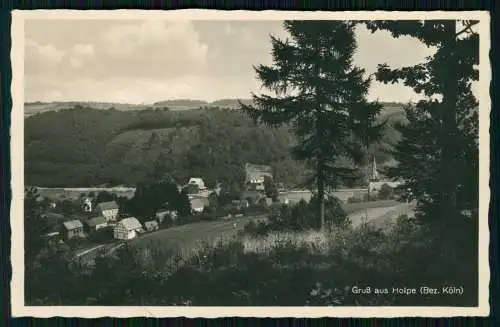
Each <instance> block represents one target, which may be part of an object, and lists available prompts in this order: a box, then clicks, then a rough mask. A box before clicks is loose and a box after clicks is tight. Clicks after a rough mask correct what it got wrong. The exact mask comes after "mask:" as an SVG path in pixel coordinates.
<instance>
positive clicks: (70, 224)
mask: <svg viewBox="0 0 500 327" xmlns="http://www.w3.org/2000/svg"><path fill="white" fill-rule="evenodd" d="M63 232H64V237H65V238H66V239H68V240H70V239H72V238H75V237H84V236H85V233H84V231H83V224H82V222H81V221H80V220H76V219H75V220H69V221H65V222H63Z"/></svg>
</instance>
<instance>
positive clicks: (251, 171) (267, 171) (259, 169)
mask: <svg viewBox="0 0 500 327" xmlns="http://www.w3.org/2000/svg"><path fill="white" fill-rule="evenodd" d="M265 177H269V178H273V169H272V168H271V166H266V165H254V164H251V163H246V164H245V184H246V185H247V186H248V187H249V188H250V189H254V190H257V191H264V178H265Z"/></svg>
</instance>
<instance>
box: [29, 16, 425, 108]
mask: <svg viewBox="0 0 500 327" xmlns="http://www.w3.org/2000/svg"><path fill="white" fill-rule="evenodd" d="M270 34H272V35H276V36H279V37H285V36H286V34H285V33H284V31H283V29H282V26H281V22H280V21H160V20H142V21H141V20H128V21H126V20H114V21H111V20H109V21H104V20H28V21H26V25H25V100H26V101H30V102H31V101H102V102H128V103H152V102H156V101H161V100H168V99H180V98H190V99H200V100H206V101H213V100H217V99H222V98H249V97H250V91H254V92H256V93H259V92H260V91H261V89H260V84H259V83H258V81H257V80H256V78H255V72H254V70H253V68H252V65H256V64H260V63H263V64H269V63H270V62H271V54H270V51H271V46H270V42H269V35H270ZM356 35H357V42H358V49H357V53H356V55H355V57H354V63H355V64H356V65H357V66H360V67H362V68H365V69H366V71H367V72H368V73H372V72H374V71H375V70H376V66H377V64H378V63H384V62H386V63H388V64H389V65H390V66H392V67H402V66H406V65H413V64H415V63H417V62H421V61H423V60H424V58H425V57H426V56H428V55H431V54H432V53H433V52H434V50H433V49H430V48H427V47H426V46H424V45H423V44H421V43H419V42H418V41H417V40H415V39H412V38H399V39H393V38H392V37H391V36H390V35H389V34H388V33H387V32H382V31H381V32H376V33H375V34H371V33H370V32H369V31H368V30H366V29H365V28H364V27H363V28H358V30H357V32H356ZM369 98H370V99H373V100H375V99H379V100H381V101H398V102H408V101H409V100H410V99H411V100H416V99H419V98H420V96H419V95H417V94H415V93H414V92H413V91H412V90H411V89H410V88H408V87H405V86H403V85H396V86H395V85H383V84H380V83H377V82H374V83H373V85H372V87H371V90H370V94H369Z"/></svg>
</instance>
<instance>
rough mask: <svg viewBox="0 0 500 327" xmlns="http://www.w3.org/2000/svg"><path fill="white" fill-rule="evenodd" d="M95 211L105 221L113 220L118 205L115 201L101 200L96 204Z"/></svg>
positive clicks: (115, 217) (115, 216)
mask: <svg viewBox="0 0 500 327" xmlns="http://www.w3.org/2000/svg"><path fill="white" fill-rule="evenodd" d="M96 211H97V213H98V214H99V215H100V216H103V217H104V218H106V221H107V222H114V221H116V219H117V218H118V211H119V207H118V204H117V203H116V202H115V201H109V202H101V203H99V204H98V205H97V206H96Z"/></svg>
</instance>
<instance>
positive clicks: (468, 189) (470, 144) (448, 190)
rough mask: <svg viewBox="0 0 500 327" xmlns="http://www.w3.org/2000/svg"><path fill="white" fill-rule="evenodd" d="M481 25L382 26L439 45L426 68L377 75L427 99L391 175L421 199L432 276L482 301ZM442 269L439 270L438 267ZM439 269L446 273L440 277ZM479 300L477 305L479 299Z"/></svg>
mask: <svg viewBox="0 0 500 327" xmlns="http://www.w3.org/2000/svg"><path fill="white" fill-rule="evenodd" d="M475 24H476V22H473V21H464V22H456V21H454V20H447V21H397V22H389V21H385V22H384V21H379V22H370V23H368V26H369V28H371V29H372V30H377V29H384V30H388V31H390V32H391V33H392V35H393V36H394V37H398V36H400V35H409V36H413V37H416V38H417V39H419V40H421V41H422V42H423V43H425V44H426V45H429V46H434V47H436V48H437V50H436V53H435V55H433V56H430V57H429V58H427V60H426V61H425V62H424V63H421V64H417V65H415V66H411V67H404V68H402V69H395V70H394V69H390V68H389V67H388V66H387V65H381V66H379V70H378V76H377V78H378V79H379V80H381V81H384V82H397V81H403V82H404V83H405V84H406V85H408V86H410V87H412V88H413V89H414V90H415V91H417V92H421V93H424V94H425V95H426V99H425V100H423V101H420V102H419V103H417V104H416V105H409V106H408V107H407V108H406V116H407V120H408V122H407V123H406V124H400V125H399V126H398V129H399V130H400V132H401V134H402V140H401V142H400V143H399V144H398V145H397V146H396V147H395V149H394V157H395V159H396V161H397V162H398V164H397V166H396V167H394V168H392V169H390V170H389V171H388V174H389V175H390V176H391V177H393V178H395V179H402V180H403V181H404V182H405V185H404V187H405V188H406V189H408V190H409V191H410V192H409V194H406V195H407V196H409V197H410V198H413V199H416V201H417V204H418V206H417V212H416V217H417V218H418V220H417V221H418V222H419V223H421V225H422V227H423V230H424V231H425V234H423V237H425V241H426V242H429V247H428V248H429V250H428V251H427V252H425V253H426V254H425V255H426V260H427V266H428V267H429V268H426V269H425V270H422V271H421V273H422V274H424V275H425V276H427V278H430V279H434V278H436V277H438V278H440V279H441V281H440V282H442V281H443V280H446V281H450V280H454V281H455V282H457V283H460V284H461V285H463V287H464V288H466V289H467V290H468V291H467V294H466V296H464V299H468V300H473V301H477V281H478V277H479V276H478V237H479V231H478V226H479V224H478V218H479V215H478V209H479V197H478V194H479V142H478V138H479V134H478V125H479V123H478V103H477V100H476V99H475V97H474V95H473V93H472V91H471V83H472V81H474V80H478V78H479V76H478V75H479V74H478V69H477V66H476V65H477V64H478V63H479V35H478V34H476V33H475V32H473V30H472V29H473V26H474V25H475ZM437 267H439V268H437ZM437 270H439V272H437ZM476 303H477V302H476Z"/></svg>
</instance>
